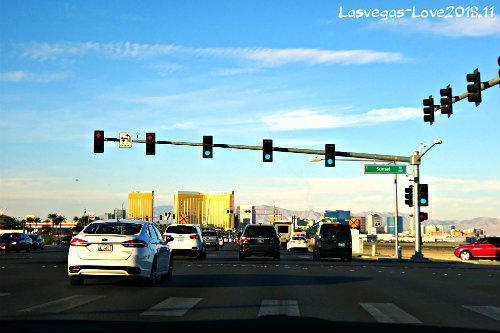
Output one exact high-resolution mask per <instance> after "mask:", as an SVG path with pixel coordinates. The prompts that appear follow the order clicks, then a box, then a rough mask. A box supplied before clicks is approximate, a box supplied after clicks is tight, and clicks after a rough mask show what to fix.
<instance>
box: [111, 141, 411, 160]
mask: <svg viewBox="0 0 500 333" xmlns="http://www.w3.org/2000/svg"><path fill="white" fill-rule="evenodd" d="M118 140H119V139H118V138H105V139H104V141H116V142H118ZM132 142H137V143H145V142H146V140H132ZM156 144H159V145H174V146H198V147H200V146H203V143H202V142H200V143H198V142H176V141H162V140H158V141H156ZM213 147H217V148H232V149H247V150H262V146H246V145H228V144H223V143H214V144H213ZM273 151H280V152H285V153H297V154H311V155H325V151H324V150H315V149H301V148H284V147H273ZM335 156H341V157H351V158H360V159H369V160H374V161H387V162H406V163H411V162H412V159H411V157H408V156H397V155H381V154H366V153H353V152H342V151H338V150H337V151H335ZM414 162H416V163H420V162H419V161H414Z"/></svg>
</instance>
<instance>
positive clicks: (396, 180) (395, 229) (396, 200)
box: [394, 173, 401, 259]
mask: <svg viewBox="0 0 500 333" xmlns="http://www.w3.org/2000/svg"><path fill="white" fill-rule="evenodd" d="M398 215H399V214H398V174H397V173H395V174H394V233H395V235H396V242H395V246H396V258H398V259H401V253H400V252H399V237H398V236H399V229H398V217H399V216H398Z"/></svg>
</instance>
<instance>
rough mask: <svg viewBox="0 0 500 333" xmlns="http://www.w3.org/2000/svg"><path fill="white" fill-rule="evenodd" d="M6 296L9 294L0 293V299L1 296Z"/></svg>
mask: <svg viewBox="0 0 500 333" xmlns="http://www.w3.org/2000/svg"><path fill="white" fill-rule="evenodd" d="M8 295H10V294H9V293H0V297H2V296H8Z"/></svg>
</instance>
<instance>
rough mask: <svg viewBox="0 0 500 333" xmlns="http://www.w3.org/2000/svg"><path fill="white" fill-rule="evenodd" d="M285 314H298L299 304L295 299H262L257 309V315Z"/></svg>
mask: <svg viewBox="0 0 500 333" xmlns="http://www.w3.org/2000/svg"><path fill="white" fill-rule="evenodd" d="M272 315H285V316H295V317H299V316H300V311H299V304H298V303H297V301H296V300H275V299H265V300H263V301H262V303H261V305H260V310H259V317H261V316H272Z"/></svg>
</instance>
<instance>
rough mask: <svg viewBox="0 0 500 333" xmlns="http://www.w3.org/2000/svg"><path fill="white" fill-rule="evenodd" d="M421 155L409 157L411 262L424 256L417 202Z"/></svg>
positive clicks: (416, 152) (418, 204)
mask: <svg viewBox="0 0 500 333" xmlns="http://www.w3.org/2000/svg"><path fill="white" fill-rule="evenodd" d="M421 156H422V155H420V154H419V152H418V151H415V152H414V153H413V155H412V156H411V158H412V161H411V164H413V167H414V173H415V174H414V176H413V198H414V207H415V212H414V217H413V220H414V221H415V253H414V254H413V256H412V257H411V258H412V259H413V260H422V259H424V255H423V254H422V244H421V241H422V233H421V229H422V228H421V226H420V202H419V200H418V185H419V184H420V179H419V177H420V176H419V166H420V157H421Z"/></svg>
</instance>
